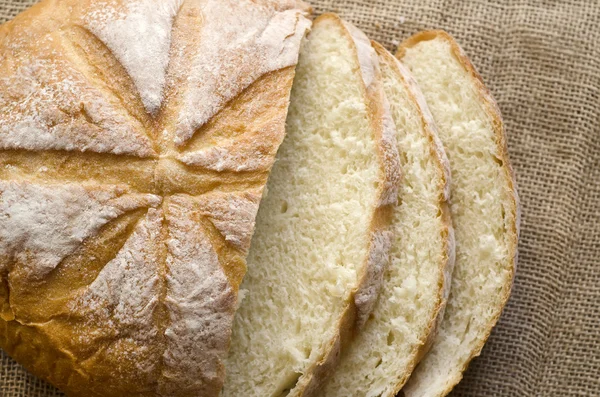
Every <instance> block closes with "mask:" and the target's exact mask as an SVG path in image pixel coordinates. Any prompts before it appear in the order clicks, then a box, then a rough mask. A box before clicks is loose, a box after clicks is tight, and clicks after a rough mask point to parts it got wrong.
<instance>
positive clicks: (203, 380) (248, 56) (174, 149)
mask: <svg viewBox="0 0 600 397" xmlns="http://www.w3.org/2000/svg"><path fill="white" fill-rule="evenodd" d="M306 11H307V9H306V7H305V6H304V5H303V4H302V3H301V2H297V1H294V0H281V1H275V0H186V1H183V0H166V1H160V2H157V1H155V0H102V1H92V0H77V1H76V0H63V1H59V0H46V1H44V2H42V3H40V4H38V5H37V6H35V7H33V8H31V9H30V10H28V11H26V12H25V13H23V14H21V15H20V16H18V17H17V18H16V19H15V20H14V21H12V22H10V23H7V24H5V25H3V26H2V27H0V347H1V348H2V349H4V350H6V352H7V353H8V354H10V355H11V356H13V357H14V358H15V359H16V360H17V361H19V362H20V363H22V364H23V365H24V366H25V367H26V368H28V369H29V370H30V371H31V372H33V373H34V374H36V375H37V376H40V377H42V378H44V379H46V380H48V381H50V382H51V383H53V384H54V385H56V386H57V387H59V388H60V389H62V390H63V391H64V392H66V393H67V394H68V395H69V396H85V397H90V396H92V397H93V396H105V397H106V396H115V397H126V396H152V397H156V396H169V397H174V396H194V397H197V396H216V395H218V393H219V392H220V390H221V388H222V384H223V381H224V376H225V374H224V365H223V362H224V359H225V358H226V355H227V350H228V346H229V339H230V335H231V328H232V323H233V315H234V312H235V309H236V305H237V293H238V288H239V284H240V283H241V279H242V277H243V275H244V273H245V258H246V255H247V252H248V249H249V246H250V239H251V236H252V232H253V228H254V221H255V216H256V213H257V211H258V205H259V202H260V198H261V196H262V193H263V189H264V186H265V185H266V182H267V178H268V174H269V171H270V169H271V167H272V165H273V162H274V160H275V153H276V151H277V149H278V147H279V144H280V143H281V141H282V140H283V136H284V132H285V118H286V114H287V108H288V104H289V94H290V91H291V86H292V81H293V77H294V68H295V64H296V62H297V57H298V52H299V48H300V42H301V39H302V37H303V36H304V34H305V32H306V30H307V29H308V27H309V26H310V22H309V21H308V20H307V19H306V18H305V17H304V14H305V13H306Z"/></svg>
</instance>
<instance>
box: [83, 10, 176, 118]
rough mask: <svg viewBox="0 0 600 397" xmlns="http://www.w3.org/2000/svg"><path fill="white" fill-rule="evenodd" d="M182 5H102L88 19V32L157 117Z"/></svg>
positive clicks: (147, 108) (149, 110)
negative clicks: (109, 53) (116, 62)
mask: <svg viewBox="0 0 600 397" xmlns="http://www.w3.org/2000/svg"><path fill="white" fill-rule="evenodd" d="M182 3H183V0H161V1H154V0H137V1H131V2H129V3H128V4H127V6H126V7H125V9H124V10H121V9H119V8H117V7H115V6H114V5H111V4H110V3H109V4H106V3H104V2H98V3H97V4H98V5H97V9H96V10H94V11H91V12H90V13H88V14H87V15H86V18H85V19H86V25H87V27H88V29H90V31H92V32H93V33H94V34H95V35H96V36H98V38H99V39H100V40H102V41H103V42H104V44H106V46H107V47H108V48H110V50H111V51H112V52H113V53H114V54H115V56H116V57H117V59H118V60H119V61H120V62H121V64H122V65H123V67H124V68H125V69H126V70H127V72H128V73H129V76H130V77H131V79H132V80H133V82H134V84H135V86H136V88H137V90H138V92H139V94H140V96H141V98H142V102H143V103H144V106H145V107H146V110H147V111H148V112H150V113H155V112H156V111H157V110H158V109H159V108H160V106H161V104H162V101H163V90H164V88H165V79H166V78H165V73H166V69H167V64H168V63H169V48H170V45H171V30H172V27H173V18H174V17H175V15H176V14H177V11H178V10H179V7H180V6H181V4H182ZM121 8H122V7H121Z"/></svg>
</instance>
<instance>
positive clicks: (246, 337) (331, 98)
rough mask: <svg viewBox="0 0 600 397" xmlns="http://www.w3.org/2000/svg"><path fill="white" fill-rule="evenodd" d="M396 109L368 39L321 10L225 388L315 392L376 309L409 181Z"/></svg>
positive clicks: (272, 182)
mask: <svg viewBox="0 0 600 397" xmlns="http://www.w3.org/2000/svg"><path fill="white" fill-rule="evenodd" d="M387 106H388V105H387V102H386V100H385V96H384V93H383V87H382V82H381V79H380V75H379V68H378V61H377V55H376V53H375V52H374V50H373V49H372V47H371V45H370V42H369V40H368V39H367V38H366V37H365V35H364V34H363V33H361V32H360V31H358V30H357V29H356V28H354V27H352V26H351V25H348V24H345V23H343V22H342V21H341V20H340V19H339V17H337V16H335V15H332V14H326V15H323V16H321V17H319V18H318V19H317V20H316V21H315V22H314V24H313V28H312V30H311V33H309V35H308V36H307V39H306V40H305V41H304V43H303V45H302V48H301V52H300V61H299V63H298V68H297V74H296V79H295V81H294V87H293V89H292V100H291V105H290V111H289V115H288V120H287V135H286V139H285V141H284V143H283V144H282V146H281V149H280V151H279V153H278V155H277V158H278V160H277V163H276V164H275V167H274V168H273V172H272V174H271V177H270V179H269V183H268V194H267V196H266V197H265V198H264V200H263V203H262V205H261V208H260V211H259V214H258V218H257V226H256V234H255V237H254V240H253V243H252V246H251V249H250V254H249V257H248V274H247V275H246V278H245V279H244V282H243V284H242V286H241V290H243V291H244V299H243V300H242V303H241V307H240V309H239V310H238V312H237V314H236V317H235V322H234V331H233V336H232V344H231V350H230V353H229V357H228V360H227V378H226V381H225V386H224V389H223V396H224V397H234V396H236V397H237V396H249V397H250V396H260V397H264V396H277V397H279V396H301V395H310V394H312V393H314V391H315V390H316V389H317V388H318V386H319V384H320V383H321V382H322V381H323V379H324V378H325V377H326V376H327V375H328V374H329V373H330V371H331V368H332V367H333V364H334V363H335V361H336V359H337V357H338V355H339V350H340V346H341V345H343V344H344V343H345V341H346V340H347V339H348V337H349V335H350V333H351V332H352V331H353V329H355V328H356V327H357V326H359V325H360V324H361V322H364V321H365V320H366V318H367V317H368V314H369V312H370V311H371V310H372V308H373V306H374V304H375V302H376V299H377V294H378V291H379V288H380V286H381V282H382V278H383V272H384V270H385V265H386V263H387V260H388V253H389V252H388V251H389V248H390V239H391V233H390V231H389V223H390V221H391V207H392V204H393V203H395V201H396V199H397V185H398V181H399V164H398V162H399V159H398V153H397V149H396V144H395V142H394V140H395V138H394V134H395V132H394V125H393V120H391V116H390V114H389V108H388V107H387Z"/></svg>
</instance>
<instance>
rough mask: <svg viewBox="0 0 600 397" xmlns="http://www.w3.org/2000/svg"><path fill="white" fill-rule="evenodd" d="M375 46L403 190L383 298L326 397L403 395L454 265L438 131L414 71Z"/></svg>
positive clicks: (447, 177) (428, 338)
mask: <svg viewBox="0 0 600 397" xmlns="http://www.w3.org/2000/svg"><path fill="white" fill-rule="evenodd" d="M373 45H374V47H375V49H376V51H377V53H378V55H379V63H380V65H381V71H382V75H383V81H384V87H385V93H386V96H387V98H388V100H389V102H390V106H391V110H392V115H393V118H394V122H395V124H396V130H397V135H396V137H397V141H398V151H399V153H400V163H401V169H402V175H403V183H402V186H401V188H400V191H399V192H398V197H399V202H400V204H399V205H398V206H397V207H396V208H394V213H393V214H394V218H393V230H394V239H393V240H392V251H391V258H392V259H391V263H390V267H389V269H388V270H387V272H386V273H385V277H384V284H383V289H382V291H381V295H380V297H379V300H378V302H377V305H376V306H375V310H374V311H373V314H372V315H371V317H370V318H369V320H368V321H367V323H366V324H365V327H364V328H363V329H362V330H361V331H360V333H359V334H358V335H357V337H356V338H355V340H354V341H353V342H352V344H351V345H350V346H349V348H348V349H347V350H345V351H344V352H342V357H341V359H340V364H339V366H338V368H337V369H336V371H335V373H334V374H333V375H332V376H331V377H330V378H329V380H328V381H327V382H326V384H325V387H324V389H323V391H322V393H321V395H323V396H327V397H335V396H339V397H346V396H357V397H358V396H364V397H378V396H381V397H394V396H395V395H396V394H397V393H398V391H399V390H400V389H401V388H402V386H403V385H404V383H405V382H406V380H407V379H408V376H409V375H410V373H411V372H412V370H413V368H414V367H415V365H416V364H417V362H418V360H419V359H420V358H421V357H422V355H423V354H424V353H425V352H426V349H427V348H428V346H429V343H428V341H431V340H433V337H435V325H436V319H437V318H438V315H439V314H442V315H443V310H444V307H445V303H446V299H447V297H448V293H449V291H450V275H451V274H452V267H453V264H454V234H453V230H452V225H451V220H450V210H449V207H448V204H447V201H448V197H449V195H450V175H449V167H450V165H449V164H448V160H447V158H446V154H445V153H444V149H443V147H442V144H441V142H440V141H439V139H438V137H437V132H436V127H435V124H434V123H433V120H432V117H431V114H430V113H429V109H428V108H427V105H426V103H425V100H424V98H423V97H422V94H421V92H420V91H419V89H418V87H417V85H416V82H415V81H414V79H413V78H412V77H411V76H410V73H409V72H408V70H407V69H406V68H405V67H404V66H403V65H401V64H400V62H398V60H397V59H396V58H394V57H393V56H392V55H391V54H390V53H389V52H387V51H386V50H385V49H384V48H383V47H381V46H380V45H379V44H377V43H374V44H373ZM440 318H441V316H440Z"/></svg>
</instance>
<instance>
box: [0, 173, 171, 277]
mask: <svg viewBox="0 0 600 397" xmlns="http://www.w3.org/2000/svg"><path fill="white" fill-rule="evenodd" d="M125 193H126V192H125V191H123V190H121V189H119V188H117V187H111V188H105V189H102V188H101V187H95V188H85V187H82V186H77V185H55V186H47V185H43V186H42V185H36V184H32V183H27V182H6V181H0V256H1V257H2V258H3V259H2V260H1V261H0V271H2V270H6V269H2V268H3V267H4V266H6V265H7V263H9V262H13V261H14V262H17V263H19V264H21V266H25V267H26V268H27V269H28V270H29V271H28V273H29V274H30V275H31V276H32V277H37V278H42V277H43V276H44V275H45V274H47V273H48V272H50V271H52V270H53V269H54V268H55V267H56V266H57V265H58V264H59V263H60V262H61V261H62V260H63V259H64V258H65V257H66V256H67V255H69V254H70V253H72V252H73V251H74V250H75V249H76V248H77V247H78V246H79V245H80V244H81V243H82V242H83V241H84V240H85V239H86V238H88V237H90V236H93V235H95V234H96V233H97V231H98V230H99V229H100V228H101V227H102V226H103V225H105V224H107V223H108V222H110V221H111V220H113V219H115V218H117V217H118V216H120V215H122V214H124V213H125V212H127V211H131V210H134V209H137V208H143V207H146V206H156V205H159V204H160V198H159V197H157V196H153V195H149V194H137V195H133V194H125ZM3 265H4V266H3Z"/></svg>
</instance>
